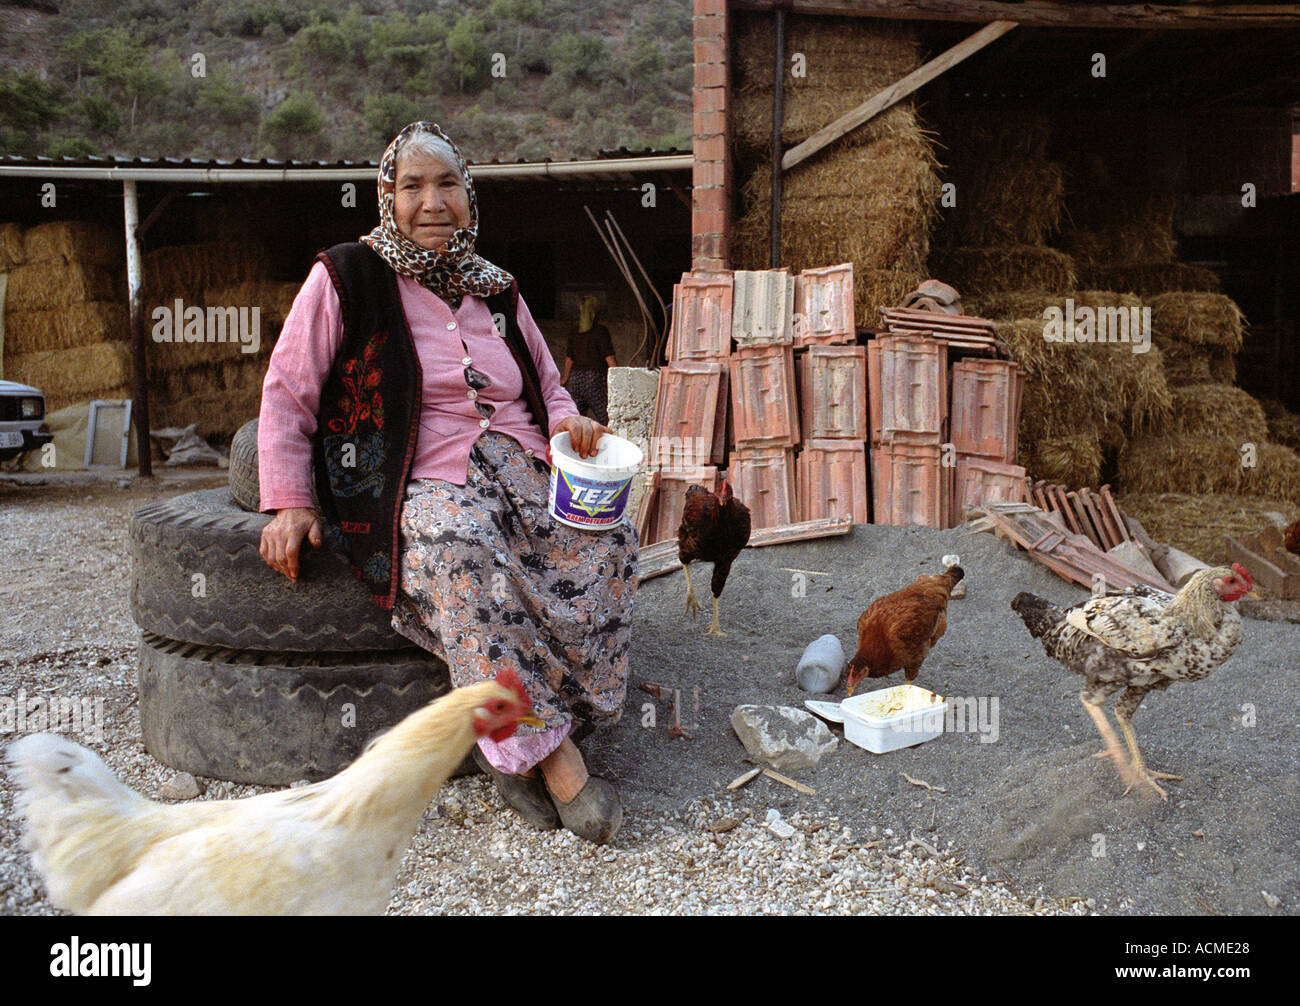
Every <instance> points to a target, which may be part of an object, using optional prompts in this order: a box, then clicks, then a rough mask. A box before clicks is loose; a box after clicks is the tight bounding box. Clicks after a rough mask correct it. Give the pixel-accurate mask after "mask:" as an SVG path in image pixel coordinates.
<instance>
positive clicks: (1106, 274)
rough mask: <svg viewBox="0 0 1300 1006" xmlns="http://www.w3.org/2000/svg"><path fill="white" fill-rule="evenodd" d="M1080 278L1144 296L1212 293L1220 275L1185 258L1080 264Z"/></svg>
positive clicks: (1085, 284)
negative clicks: (1186, 263) (1122, 263)
mask: <svg viewBox="0 0 1300 1006" xmlns="http://www.w3.org/2000/svg"><path fill="white" fill-rule="evenodd" d="M1079 282H1080V283H1081V284H1082V285H1084V286H1094V287H1098V288H1101V289H1106V290H1123V291H1124V292H1125V293H1135V294H1137V295H1138V296H1139V297H1144V298H1145V297H1154V296H1156V295H1157V294H1162V293H1169V292H1172V291H1176V290H1184V291H1188V292H1203V293H1213V292H1215V291H1217V290H1218V289H1219V277H1218V276H1216V275H1215V274H1214V273H1213V272H1211V271H1210V270H1209V269H1205V268H1202V267H1201V266H1195V265H1185V264H1184V263H1182V262H1142V263H1136V264H1132V265H1106V264H1080V266H1079Z"/></svg>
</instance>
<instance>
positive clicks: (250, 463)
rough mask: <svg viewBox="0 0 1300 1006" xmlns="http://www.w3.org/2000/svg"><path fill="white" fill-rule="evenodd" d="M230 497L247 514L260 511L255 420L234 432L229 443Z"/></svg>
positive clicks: (260, 492) (260, 493)
mask: <svg viewBox="0 0 1300 1006" xmlns="http://www.w3.org/2000/svg"><path fill="white" fill-rule="evenodd" d="M230 495H231V496H233V497H234V500H235V503H236V505H238V506H239V508H240V509H242V510H247V511H248V512H249V513H259V512H260V511H261V509H262V491H261V485H260V483H259V482H258V474H257V420H256V419H250V420H249V421H248V422H246V423H245V424H244V425H243V426H241V427H240V428H239V429H237V430H236V431H235V435H234V437H233V438H232V439H231V441H230Z"/></svg>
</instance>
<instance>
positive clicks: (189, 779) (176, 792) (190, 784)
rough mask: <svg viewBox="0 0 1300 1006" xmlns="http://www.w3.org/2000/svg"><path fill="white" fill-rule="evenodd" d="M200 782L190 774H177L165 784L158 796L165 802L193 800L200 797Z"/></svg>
mask: <svg viewBox="0 0 1300 1006" xmlns="http://www.w3.org/2000/svg"><path fill="white" fill-rule="evenodd" d="M199 792H200V790H199V781H198V780H197V779H195V778H194V776H192V775H190V773H188V772H177V773H176V774H175V775H174V776H172V777H171V778H170V779H168V780H167V781H166V782H165V783H163V785H162V788H161V789H160V790H158V795H159V796H160V797H162V798H163V799H164V800H193V799H194V798H195V797H197V796H198V795H199Z"/></svg>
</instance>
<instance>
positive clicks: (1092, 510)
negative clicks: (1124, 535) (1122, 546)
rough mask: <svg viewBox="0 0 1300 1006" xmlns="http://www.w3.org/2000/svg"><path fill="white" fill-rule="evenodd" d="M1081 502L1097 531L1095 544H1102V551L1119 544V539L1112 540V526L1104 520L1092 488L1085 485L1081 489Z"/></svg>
mask: <svg viewBox="0 0 1300 1006" xmlns="http://www.w3.org/2000/svg"><path fill="white" fill-rule="evenodd" d="M1079 502H1080V503H1082V504H1083V509H1084V511H1085V512H1086V513H1087V514H1088V517H1089V519H1090V520H1091V521H1092V527H1093V530H1094V531H1096V532H1097V534H1096V537H1095V538H1094V539H1093V544H1094V545H1098V546H1100V547H1101V549H1102V551H1106V550H1107V549H1110V548H1112V547H1114V546H1115V545H1118V544H1119V542H1118V541H1112V540H1111V535H1110V528H1108V527H1107V526H1106V522H1105V521H1104V520H1102V518H1101V511H1100V510H1098V509H1097V504H1096V502H1095V501H1094V500H1093V498H1092V490H1091V489H1089V488H1088V487H1087V486H1084V487H1082V488H1081V489H1080V490H1079Z"/></svg>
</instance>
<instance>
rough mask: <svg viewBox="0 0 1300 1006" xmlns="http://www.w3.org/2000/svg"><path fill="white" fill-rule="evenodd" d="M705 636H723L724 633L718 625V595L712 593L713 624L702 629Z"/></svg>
mask: <svg viewBox="0 0 1300 1006" xmlns="http://www.w3.org/2000/svg"><path fill="white" fill-rule="evenodd" d="M704 634H705V635H706V636H725V635H726V633H725V632H723V631H722V629H720V628H719V627H718V595H717V594H714V595H713V624H712V625H710V626H709V627H708V628H707V629H705V630H704Z"/></svg>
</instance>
